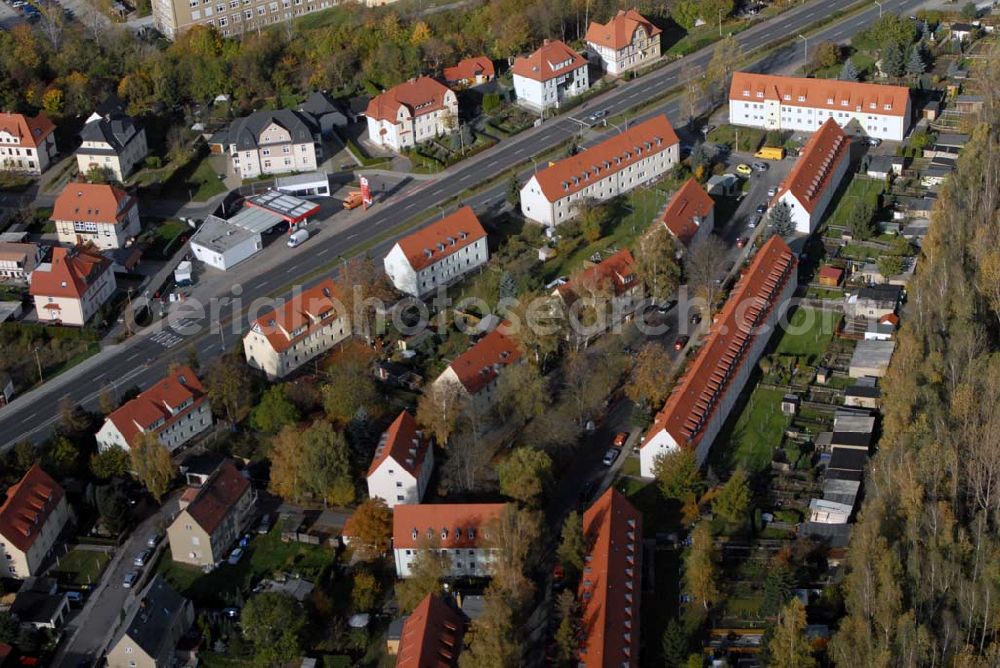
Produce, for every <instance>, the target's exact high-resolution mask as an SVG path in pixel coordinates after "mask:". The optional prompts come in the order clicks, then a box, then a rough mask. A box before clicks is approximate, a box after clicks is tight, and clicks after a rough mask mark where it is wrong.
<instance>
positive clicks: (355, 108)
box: [347, 95, 371, 116]
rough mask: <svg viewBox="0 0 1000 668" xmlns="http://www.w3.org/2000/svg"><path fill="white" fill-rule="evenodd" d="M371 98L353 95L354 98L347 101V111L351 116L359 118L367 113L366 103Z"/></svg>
mask: <svg viewBox="0 0 1000 668" xmlns="http://www.w3.org/2000/svg"><path fill="white" fill-rule="evenodd" d="M370 101H371V98H370V97H368V96H367V95H355V96H354V97H351V98H348V99H347V110H348V111H350V112H351V114H352V115H353V116H359V115H362V114H364V113H365V112H366V111H368V102H370Z"/></svg>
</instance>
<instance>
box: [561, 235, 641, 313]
mask: <svg viewBox="0 0 1000 668" xmlns="http://www.w3.org/2000/svg"><path fill="white" fill-rule="evenodd" d="M635 285H636V276H635V258H634V257H632V252H631V251H630V250H629V249H627V248H626V249H624V250H620V251H618V252H617V253H615V254H614V255H612V256H611V257H609V258H607V259H605V260H604V261H603V262H601V263H600V264H595V265H591V266H590V267H587V268H586V269H584V270H583V271H581V272H580V273H578V274H576V275H575V276H573V277H572V279H570V281H569V283H565V284H563V285H560V286H559V287H558V288H556V291H557V292H558V293H559V294H560V295H561V296H562V298H563V300H564V301H566V302H567V303H572V302H574V301H576V298H577V297H578V296H579V295H580V294H586V293H587V292H590V291H593V290H598V291H605V290H607V289H608V288H609V287H610V291H611V292H613V293H614V294H615V295H621V294H624V293H625V291H626V290H629V289H630V288H632V287H634V286H635Z"/></svg>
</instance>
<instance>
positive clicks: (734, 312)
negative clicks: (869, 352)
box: [639, 236, 798, 478]
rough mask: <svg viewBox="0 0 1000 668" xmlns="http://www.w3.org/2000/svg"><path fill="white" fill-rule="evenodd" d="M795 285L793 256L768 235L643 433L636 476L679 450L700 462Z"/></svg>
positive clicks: (649, 473)
mask: <svg viewBox="0 0 1000 668" xmlns="http://www.w3.org/2000/svg"><path fill="white" fill-rule="evenodd" d="M797 284H798V274H797V259H796V257H795V254H794V253H793V252H792V251H791V249H790V248H789V247H788V245H787V244H786V243H785V242H784V241H783V240H782V239H781V237H779V236H773V237H771V239H769V240H768V241H767V242H766V243H765V244H764V245H763V246H762V247H761V249H760V250H759V251H758V252H757V255H756V256H755V257H754V259H753V262H751V263H750V266H749V267H748V268H747V269H746V271H745V272H744V273H743V275H742V276H741V277H740V279H739V281H738V282H737V284H736V286H735V287H734V288H733V291H732V293H731V294H730V296H729V299H728V300H727V301H726V303H725V305H724V306H723V307H722V310H721V311H720V312H719V314H718V315H717V316H716V317H715V320H714V321H713V323H712V326H711V329H710V331H709V333H708V336H707V337H706V338H705V343H704V345H702V347H701V348H700V349H699V350H698V353H697V355H696V356H695V358H694V360H692V361H691V363H690V364H689V365H688V367H687V369H686V370H685V372H684V375H683V376H682V377H681V379H680V380H679V381H678V382H677V385H676V386H675V387H674V389H673V391H672V392H671V393H670V396H669V397H667V400H666V402H665V403H664V405H663V408H662V409H661V410H660V412H659V413H658V414H657V415H656V419H655V420H654V421H653V424H652V426H651V427H650V428H649V430H648V431H647V432H646V435H645V437H644V438H643V442H642V446H641V449H640V453H639V456H640V468H641V474H642V476H643V477H646V478H652V477H654V476H655V471H656V465H657V461H658V460H659V458H660V457H662V456H663V455H665V454H667V453H669V452H672V451H674V450H677V449H680V448H685V449H690V450H694V452H695V453H696V454H697V456H698V461H699V462H703V461H705V458H706V457H707V456H708V452H709V449H710V448H711V447H712V442H713V441H714V440H715V437H716V436H717V435H718V433H719V430H720V429H721V428H722V425H723V423H724V422H725V420H726V417H727V416H728V415H729V412H730V411H731V410H732V407H733V405H734V404H735V403H736V399H737V397H739V394H740V392H741V391H742V390H743V386H744V385H745V384H746V381H747V379H748V378H749V377H750V373H751V371H752V370H753V367H754V365H755V364H756V363H757V359H758V358H759V357H760V354H761V353H762V352H763V350H764V347H765V346H766V345H767V341H768V339H769V338H770V335H771V333H772V332H773V331H774V329H775V327H776V325H777V324H778V321H779V318H780V317H781V315H782V314H783V313H784V311H785V310H786V309H787V306H788V302H789V300H790V299H791V296H792V294H794V292H795V288H796V286H797Z"/></svg>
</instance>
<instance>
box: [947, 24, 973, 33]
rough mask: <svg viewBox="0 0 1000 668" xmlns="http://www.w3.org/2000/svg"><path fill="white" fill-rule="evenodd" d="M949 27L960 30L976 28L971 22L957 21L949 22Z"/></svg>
mask: <svg viewBox="0 0 1000 668" xmlns="http://www.w3.org/2000/svg"><path fill="white" fill-rule="evenodd" d="M951 29H952V30H958V31H960V32H972V31H973V30H975V29H976V26H974V25H973V24H971V23H957V22H956V23H952V24H951Z"/></svg>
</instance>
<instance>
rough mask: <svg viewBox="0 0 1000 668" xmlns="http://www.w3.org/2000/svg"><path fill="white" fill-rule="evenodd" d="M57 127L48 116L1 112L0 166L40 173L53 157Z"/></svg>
mask: <svg viewBox="0 0 1000 668" xmlns="http://www.w3.org/2000/svg"><path fill="white" fill-rule="evenodd" d="M55 129H56V126H55V125H53V124H52V121H50V120H49V118H48V116H46V115H45V114H38V115H37V116H33V117H32V116H25V115H24V114H12V113H10V112H9V111H5V112H4V113H3V114H0V165H2V166H3V168H4V169H9V170H14V171H18V172H27V173H28V174H34V175H36V176H37V175H39V174H41V173H42V172H44V171H45V170H46V168H48V166H49V163H50V162H52V159H53V158H54V157H55V156H56V153H57V151H56V135H55Z"/></svg>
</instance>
